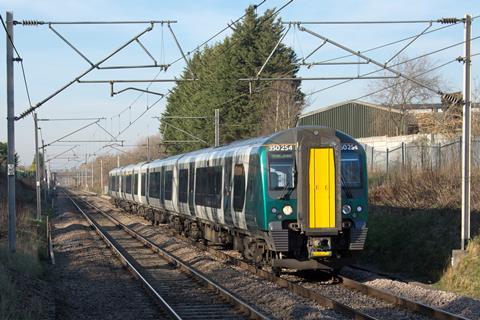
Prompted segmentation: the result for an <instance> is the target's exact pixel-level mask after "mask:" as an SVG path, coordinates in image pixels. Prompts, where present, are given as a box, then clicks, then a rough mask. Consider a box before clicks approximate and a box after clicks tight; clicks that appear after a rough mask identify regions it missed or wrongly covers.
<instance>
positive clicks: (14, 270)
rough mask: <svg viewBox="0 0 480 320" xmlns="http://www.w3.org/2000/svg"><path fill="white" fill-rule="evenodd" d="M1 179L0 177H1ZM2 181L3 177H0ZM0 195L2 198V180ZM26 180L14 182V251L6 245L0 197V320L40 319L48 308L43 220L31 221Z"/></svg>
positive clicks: (31, 193) (30, 188) (31, 205)
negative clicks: (15, 212)
mask: <svg viewBox="0 0 480 320" xmlns="http://www.w3.org/2000/svg"><path fill="white" fill-rule="evenodd" d="M2 176H3V175H2ZM2 178H3V177H2ZM2 178H0V194H2V195H5V192H4V191H5V189H6V188H5V179H4V178H3V179H2ZM31 183H32V181H30V180H18V181H17V203H16V206H17V241H16V242H17V252H16V253H15V254H12V253H10V252H9V250H8V248H7V243H6V237H7V234H6V231H7V230H6V228H5V226H6V225H7V217H6V212H7V208H6V201H5V198H0V210H1V213H2V214H1V219H0V222H1V226H2V227H3V228H4V230H3V234H2V239H0V241H1V242H0V319H27V320H29V319H32V320H33V319H43V318H46V314H47V310H48V305H47V303H46V301H47V300H48V294H47V292H48V285H47V283H46V280H45V279H44V278H45V270H44V265H43V259H44V258H45V257H46V246H45V245H46V239H45V235H46V224H45V220H43V219H42V220H40V221H39V220H36V219H34V217H35V214H36V211H35V202H34V200H35V190H34V188H33V185H32V184H31Z"/></svg>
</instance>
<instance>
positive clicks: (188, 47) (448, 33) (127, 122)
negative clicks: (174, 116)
mask: <svg viewBox="0 0 480 320" xmlns="http://www.w3.org/2000/svg"><path fill="white" fill-rule="evenodd" d="M260 2H262V1H261V0H251V1H245V0H237V1H227V0H223V1H221V0H202V1H198V0H197V1H193V0H175V1H173V0H164V1H147V0H143V1H142V0H137V1H135V2H133V1H113V0H105V1H98V0H95V1H94V0H82V1H75V0H58V1H57V0H51V1H31V0H0V8H1V12H0V13H1V14H2V17H4V19H5V11H13V14H14V19H15V20H20V21H21V20H40V21H120V20H142V21H143V20H147V21H151V20H175V21H176V23H172V24H171V27H172V29H173V32H174V34H175V36H176V37H177V39H178V42H179V44H180V46H181V48H182V49H183V51H184V52H185V53H187V52H191V51H192V50H193V49H194V48H195V47H197V46H198V45H199V44H201V43H202V42H204V41H205V40H207V39H209V38H210V37H211V36H212V35H214V34H216V33H217V32H218V31H220V30H222V29H223V28H224V27H225V26H226V25H227V24H228V23H231V22H232V21H235V20H236V19H237V18H239V17H240V16H242V15H243V13H244V10H245V8H246V7H247V6H249V5H251V4H257V3H260ZM287 2H288V0H283V1H282V0H266V1H264V2H263V3H262V4H261V6H259V7H258V9H257V12H258V13H259V14H262V13H263V12H264V11H265V10H267V9H271V8H280V7H282V6H283V5H284V4H285V3H287ZM465 14H470V15H472V16H477V15H480V3H479V2H477V1H466V0H458V1H446V0H440V1H436V0H420V1H418V0H417V1H413V0H412V1H411V0H408V1H381V0H364V1H354V0H347V1H334V0H332V1H331V0H325V1H313V0H310V1H308V0H294V1H293V2H292V3H290V4H289V5H288V6H286V7H285V8H284V9H282V11H281V12H280V13H279V17H280V18H281V19H282V20H283V21H317V22H318V21H324V22H325V21H391V20H396V21H398V20H437V19H439V18H442V17H456V18H463V17H464V15H465ZM148 26H149V25H145V24H136V25H53V28H54V29H55V30H56V31H58V32H59V33H60V34H61V35H62V36H63V37H65V38H66V39H68V40H69V41H70V42H71V43H72V44H73V45H74V46H75V47H77V48H78V49H79V50H80V51H81V52H82V53H83V54H84V55H85V56H86V57H87V58H88V59H89V60H90V61H92V62H94V63H95V62H98V61H100V60H102V59H103V58H105V57H107V56H108V55H109V54H110V53H112V52H113V51H114V50H115V49H117V48H118V47H120V46H121V45H122V44H124V43H126V42H127V41H129V40H130V39H132V38H133V37H134V36H135V35H137V34H138V33H140V32H142V31H143V30H145V29H146V28H147V27H148ZM442 26H443V25H441V24H438V23H433V24H432V26H431V27H430V29H428V30H433V29H436V28H439V27H442ZM305 27H306V28H307V29H309V30H311V31H314V32H315V33H317V34H320V35H322V36H324V37H327V38H329V39H331V40H334V41H335V42H338V43H340V44H342V45H344V46H346V47H348V48H351V49H353V50H355V51H364V50H367V49H369V48H373V47H376V46H379V45H382V44H386V43H390V42H393V41H396V40H400V39H403V38H406V37H410V36H413V35H415V34H418V33H420V32H422V30H424V29H425V28H427V27H428V23H409V24H360V25H358V24H356V25H343V24H342V25H338V24H336V25H325V24H322V25H314V24H311V25H310V24H308V25H305ZM479 30H480V19H478V20H474V22H473V35H472V36H473V37H476V36H477V35H478V34H479ZM230 32H231V30H230V29H228V30H227V31H225V32H223V33H222V34H220V35H219V36H217V37H216V38H214V39H213V40H212V41H211V42H209V44H214V43H215V42H217V41H221V40H222V39H223V38H224V37H226V36H228V35H229V34H230ZM463 38H464V30H463V24H461V23H460V24H457V25H454V26H451V27H447V28H444V29H442V30H439V31H436V32H432V33H428V34H427V35H424V36H421V37H420V38H419V39H418V40H416V41H415V42H414V43H412V44H411V45H410V46H409V47H408V48H407V49H405V51H404V52H403V54H404V55H406V56H408V57H417V56H419V55H422V54H425V53H428V52H431V51H434V50H437V49H441V48H444V47H446V46H449V45H452V44H455V43H459V42H461V41H463ZM2 39H5V36H4V37H3V38H2ZM140 41H141V43H142V44H143V45H144V46H145V47H146V48H147V49H148V51H149V52H150V53H151V54H152V56H153V57H154V59H155V60H156V61H157V62H158V63H159V64H164V63H167V64H168V63H170V62H172V61H175V60H178V59H179V58H181V53H180V51H179V49H178V47H177V45H176V43H175V41H174V39H173V37H172V34H171V32H170V30H169V29H168V28H167V26H166V25H164V26H163V27H162V26H161V25H155V26H154V28H153V29H152V30H151V31H150V32H147V33H146V34H145V35H144V36H142V37H141V38H140ZM14 42H15V45H16V48H17V49H18V51H19V53H20V55H21V57H22V58H23V61H24V67H25V72H26V77H27V81H28V88H29V92H30V97H31V101H32V104H33V105H35V104H37V103H38V102H40V101H42V100H43V99H45V98H46V97H48V96H49V95H50V94H52V93H53V92H55V91H56V90H57V89H59V88H61V87H62V86H63V85H65V84H66V83H68V82H70V81H72V80H73V79H75V78H76V77H77V76H79V75H80V74H82V73H83V72H84V71H86V70H87V69H88V68H89V64H88V63H87V62H86V61H85V60H83V59H82V57H80V56H79V55H78V54H77V53H75V52H74V51H73V50H72V49H71V48H70V47H68V46H67V45H66V44H65V42H63V41H62V40H61V39H60V38H59V37H58V36H56V35H55V34H54V32H53V31H52V30H50V29H49V27H48V25H43V26H22V25H17V26H15V28H14ZM283 42H284V43H285V44H286V45H288V46H291V47H292V48H293V49H294V50H295V52H296V54H297V56H298V57H299V58H302V57H305V56H307V55H309V53H311V52H312V51H313V50H314V49H315V48H316V47H318V46H319V45H320V44H321V43H322V40H321V39H319V38H316V37H314V36H312V35H311V34H308V33H306V32H302V31H300V30H299V29H298V28H294V27H291V28H290V29H289V30H288V33H287V35H286V36H285V38H284V40H283ZM479 42H480V39H479V40H475V41H473V42H472V53H473V54H475V53H477V52H480V46H478V43H479ZM407 43H408V41H404V42H401V43H398V44H395V45H391V46H387V47H385V48H382V49H379V50H374V51H371V52H368V53H365V54H366V55H368V56H369V57H370V58H372V59H374V60H378V61H380V62H385V61H387V60H388V59H389V58H390V57H392V56H393V55H395V53H396V52H397V51H398V50H400V49H401V48H402V47H403V46H404V45H406V44H407ZM2 48H5V46H2ZM272 49H273V48H272ZM345 54H346V52H345V51H343V50H341V49H339V48H336V47H334V46H332V45H325V46H324V47H322V48H321V49H320V50H318V51H317V52H315V53H314V54H313V55H312V56H311V57H309V58H308V59H307V61H310V62H318V61H324V60H327V59H331V58H336V57H338V56H342V55H345ZM462 54H463V46H462V45H458V46H455V47H453V48H451V49H448V50H444V51H441V52H439V53H437V54H434V55H431V56H430V57H429V59H430V62H431V63H432V65H433V66H436V65H440V64H442V63H445V62H448V61H451V60H452V59H455V58H456V57H458V56H461V55H462ZM0 59H2V61H5V50H4V49H2V50H0ZM341 61H344V62H345V61H348V62H358V61H359V59H358V58H355V57H350V58H345V59H344V60H341ZM479 61H480V59H479V58H478V57H474V58H473V60H472V66H473V67H472V74H473V78H474V79H477V78H478V76H479V74H478V68H477V64H478V63H479ZM151 63H152V60H151V58H150V57H149V56H148V55H147V54H146V53H145V52H144V51H143V50H142V48H141V47H140V46H139V45H138V44H137V43H132V44H130V45H129V46H128V47H126V48H125V49H124V50H122V51H120V52H119V53H118V54H116V55H114V56H113V57H112V58H111V59H109V60H108V61H106V62H105V63H104V64H103V66H115V65H144V64H151ZM184 66H185V62H184V61H183V60H182V59H180V60H179V61H178V62H176V63H175V64H173V65H172V67H171V68H169V69H168V70H167V71H166V72H164V71H161V72H159V70H158V69H155V68H142V69H130V70H94V71H92V72H91V73H89V74H88V75H86V76H85V77H84V78H82V79H84V80H112V79H153V78H154V77H157V79H173V78H175V77H178V76H179V75H180V74H181V71H182V70H183V68H184ZM376 69H377V67H375V66H374V65H372V64H371V63H370V64H368V65H350V66H315V67H312V68H306V67H302V68H301V69H300V72H299V76H302V77H341V76H349V77H350V76H356V75H358V74H362V73H366V72H369V71H372V70H376ZM437 72H438V74H439V75H440V76H442V78H443V80H444V82H445V84H446V87H448V89H449V90H451V91H459V90H461V88H462V83H463V78H462V77H463V71H462V64H461V63H452V64H449V65H448V66H446V67H444V68H441V69H439V70H438V71H437ZM0 73H1V74H3V76H0V85H1V86H0V87H2V88H6V70H5V64H4V63H0ZM252 76H253V75H252ZM336 82H338V81H307V80H305V81H303V82H302V90H303V92H304V93H306V94H307V98H308V99H307V101H308V107H307V108H306V109H305V111H306V112H308V111H311V110H314V109H318V108H322V107H325V106H328V105H331V104H335V103H338V102H341V101H345V100H349V99H355V98H358V97H361V96H362V95H364V94H367V93H369V92H371V90H372V87H374V86H375V81H374V80H355V81H351V82H349V83H346V84H344V85H341V86H336V87H334V88H332V89H325V90H322V89H323V88H326V87H328V86H330V85H332V84H334V83H336ZM147 85H148V84H142V83H140V84H139V83H130V84H115V86H114V89H115V91H118V90H122V89H124V88H127V87H136V88H141V89H145V88H146V87H147ZM173 85H174V84H173V83H171V82H165V83H155V84H152V85H151V86H150V87H149V90H151V91H154V92H157V93H163V94H164V93H167V92H168V90H169V89H170V88H172V86H173ZM318 90H321V91H319V92H317V93H315V91H318ZM25 92H26V90H25V86H24V84H23V77H22V72H21V68H20V65H19V64H18V63H16V65H15V114H16V115H19V114H20V113H21V112H23V111H24V110H26V109H27V108H28V107H29V101H28V99H27V95H26V93H25ZM0 96H1V98H0V101H1V104H0V105H1V106H0V119H3V120H1V121H2V122H1V123H2V125H0V141H6V140H7V129H6V128H7V121H6V90H5V89H4V90H3V91H2V92H1V93H0ZM159 97H160V96H158V95H154V94H143V95H140V93H139V92H136V91H133V90H128V91H125V92H123V93H121V94H118V95H115V96H114V97H111V96H110V87H109V85H108V84H79V83H75V84H73V85H72V86H70V87H69V88H68V89H66V90H65V91H63V92H62V93H60V94H58V95H57V96H55V97H54V98H52V99H51V100H49V101H47V102H46V103H44V104H43V105H42V106H41V107H40V108H39V109H38V110H37V111H38V118H39V119H64V118H102V119H100V120H99V122H98V124H99V125H101V127H103V129H102V128H101V127H100V126H99V125H97V124H92V125H90V126H89V127H87V128H86V129H84V130H82V131H79V132H78V133H76V134H73V135H71V136H70V137H68V138H65V139H64V140H73V141H80V140H94V141H100V140H110V139H111V136H110V134H111V135H113V136H117V135H118V134H119V133H120V132H121V134H120V135H119V136H118V138H117V139H119V140H124V145H127V147H124V148H123V150H127V149H128V148H129V147H128V146H130V145H134V144H135V143H137V142H138V141H139V140H141V139H143V138H144V137H146V136H148V135H153V134H155V133H157V132H158V127H159V123H158V119H156V118H154V117H158V116H160V115H161V113H162V111H163V110H164V109H165V103H166V101H165V100H166V99H162V100H160V101H158V102H157V103H156V104H154V105H153V106H152V104H153V103H155V102H156V100H157V99H158V98H159ZM147 107H148V110H147ZM220 112H222V111H221V110H220ZM137 118H138V120H136V119H137ZM90 123H92V121H91V120H90V121H89V120H83V121H80V120H78V121H40V123H39V126H40V127H41V136H42V138H43V140H44V142H45V144H50V143H52V142H54V141H55V140H57V139H59V138H61V137H62V136H64V135H66V134H68V133H70V132H72V131H75V130H76V129H79V128H81V127H84V126H87V125H88V124H90ZM15 125H16V128H15V130H16V140H15V142H16V151H17V153H18V154H19V156H20V163H21V164H24V165H29V164H31V162H32V160H33V155H34V146H35V145H34V126H33V118H32V116H28V117H26V118H24V119H22V120H20V121H16V123H15ZM104 129H105V130H106V131H108V133H107V132H106V131H105V130H104ZM105 144H106V143H105V142H89V143H82V142H63V143H53V144H52V145H51V146H49V147H48V148H47V149H46V155H47V159H49V158H53V157H55V156H56V155H58V154H60V153H62V152H64V151H67V150H68V149H70V148H73V149H72V150H71V151H68V152H66V153H65V155H64V156H61V157H60V158H64V157H68V158H70V159H55V160H52V161H51V162H50V165H51V168H52V170H58V169H62V168H65V167H73V166H76V165H78V164H79V161H84V160H85V155H90V156H91V155H93V154H96V155H98V154H102V153H110V154H113V153H116V152H118V151H117V150H115V149H111V148H109V147H103V146H104V145H105ZM74 158H76V159H74Z"/></svg>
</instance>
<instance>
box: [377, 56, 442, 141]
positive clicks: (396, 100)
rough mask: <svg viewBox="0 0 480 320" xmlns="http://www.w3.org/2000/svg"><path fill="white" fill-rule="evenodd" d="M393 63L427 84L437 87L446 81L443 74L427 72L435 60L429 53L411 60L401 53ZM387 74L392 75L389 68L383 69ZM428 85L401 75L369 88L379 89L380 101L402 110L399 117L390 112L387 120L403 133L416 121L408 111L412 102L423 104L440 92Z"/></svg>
mask: <svg viewBox="0 0 480 320" xmlns="http://www.w3.org/2000/svg"><path fill="white" fill-rule="evenodd" d="M392 66H394V67H393V68H394V69H395V70H397V71H398V72H400V73H402V74H403V75H405V76H407V77H409V78H414V79H415V80H417V81H419V82H420V83H422V84H424V85H425V86H426V87H428V88H432V89H434V90H436V91H439V90H440V87H442V86H443V85H444V81H443V79H442V77H441V76H440V75H438V74H437V73H435V72H428V73H427V71H428V70H430V69H432V67H433V66H432V62H431V60H429V59H428V58H427V57H423V58H420V59H415V60H410V59H409V58H408V57H407V56H406V55H399V56H398V57H397V58H396V59H395V60H394V61H393V62H392ZM383 75H384V76H393V74H392V73H391V72H389V71H385V72H384V73H383ZM426 87H423V86H420V85H418V84H416V83H414V82H412V81H409V80H406V79H405V78H402V77H396V78H386V79H381V80H377V81H375V82H373V83H370V85H369V89H371V90H372V91H379V92H378V93H377V94H375V95H374V98H373V99H374V100H375V102H377V103H380V104H381V105H383V106H385V107H387V108H390V109H392V108H394V109H396V110H399V111H400V113H401V116H400V117H394V116H389V119H384V120H385V121H392V122H394V123H395V126H396V127H397V132H398V134H400V135H403V134H407V133H408V125H409V124H413V123H412V122H411V121H412V120H413V119H412V117H411V115H410V113H409V106H411V105H412V104H422V103H428V102H431V101H432V99H433V98H435V97H437V94H436V93H435V92H433V91H432V90H429V89H427V88H426Z"/></svg>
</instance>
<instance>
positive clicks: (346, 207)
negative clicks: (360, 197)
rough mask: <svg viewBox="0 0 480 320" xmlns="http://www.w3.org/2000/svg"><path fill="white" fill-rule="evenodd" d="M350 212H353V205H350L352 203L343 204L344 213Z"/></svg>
mask: <svg viewBox="0 0 480 320" xmlns="http://www.w3.org/2000/svg"><path fill="white" fill-rule="evenodd" d="M350 212H352V207H350V205H348V204H345V205H343V207H342V213H343V214H349V213H350Z"/></svg>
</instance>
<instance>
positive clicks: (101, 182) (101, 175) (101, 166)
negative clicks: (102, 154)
mask: <svg viewBox="0 0 480 320" xmlns="http://www.w3.org/2000/svg"><path fill="white" fill-rule="evenodd" d="M100 194H103V159H100Z"/></svg>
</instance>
